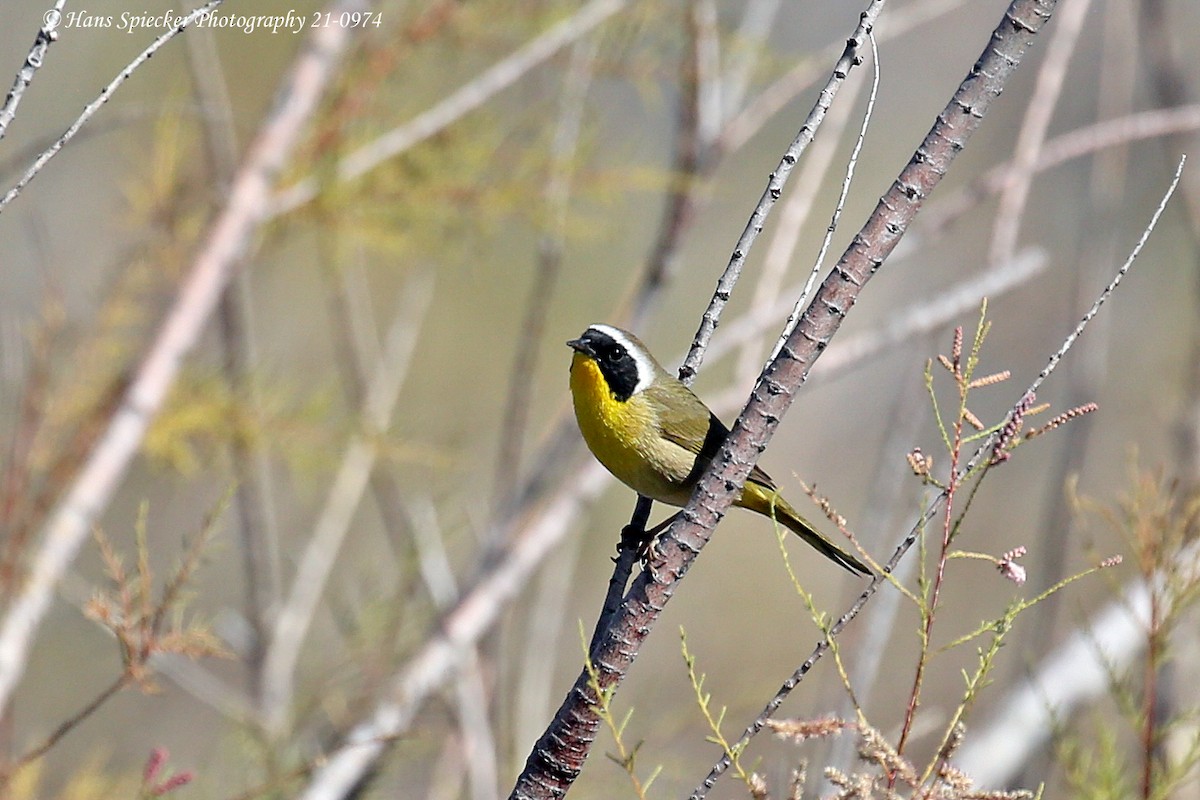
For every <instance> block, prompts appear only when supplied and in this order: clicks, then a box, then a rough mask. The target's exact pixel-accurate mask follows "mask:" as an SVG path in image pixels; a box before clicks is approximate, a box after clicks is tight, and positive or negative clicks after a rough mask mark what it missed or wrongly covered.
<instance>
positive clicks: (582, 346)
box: [567, 339, 592, 353]
mask: <svg viewBox="0 0 1200 800" xmlns="http://www.w3.org/2000/svg"><path fill="white" fill-rule="evenodd" d="M567 347H569V348H571V349H572V350H578V351H579V352H580V353H590V352H591V351H592V348H590V347H588V344H587V342H585V341H584V340H583V339H571V340H570V341H568V342H567Z"/></svg>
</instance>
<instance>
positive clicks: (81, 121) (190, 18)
mask: <svg viewBox="0 0 1200 800" xmlns="http://www.w3.org/2000/svg"><path fill="white" fill-rule="evenodd" d="M223 2H224V0H209V2H208V3H206V4H204V5H203V6H201V7H200V8H197V9H196V10H195V11H192V12H191V13H190V14H187V15H185V16H184V17H183V19H182V20H180V22H179V24H178V25H176V26H175V27H174V28H172V29H171V30H169V31H167V32H166V33H164V34H162V35H161V36H159V37H158V38H157V39H155V40H154V41H153V42H151V43H150V46H149V47H147V48H146V49H145V50H143V51H142V52H141V53H139V54H138V57H137V58H135V59H134V60H133V61H130V62H129V64H127V65H126V67H125V68H124V69H123V70H121V71H120V72H118V73H117V77H115V78H113V79H112V80H111V81H109V83H108V85H107V86H105V87H104V88H103V89H102V90H101V91H100V96H99V97H97V98H96V99H95V100H93V101H92V102H90V103H88V104H87V105H86V106H84V109H83V113H82V114H80V115H79V116H78V117H77V118H76V120H75V121H74V122H72V123H71V126H70V127H69V128H67V130H66V131H65V132H64V133H63V135H62V136H60V137H58V139H57V140H56V141H55V142H54V144H52V145H50V147H48V148H47V149H46V150H44V151H42V154H41V155H39V156H38V157H37V158H36V159H35V160H34V162H33V164H31V165H30V167H29V169H27V170H25V174H24V175H22V176H21V179H20V180H18V181H17V182H16V184H15V185H14V186H13V187H12V188H11V189H9V190H8V192H7V193H6V194H5V195H4V197H3V198H0V213H3V212H4V209H5V207H6V206H8V204H9V203H11V202H12V201H13V200H15V199H16V198H17V195H19V194H20V193H21V191H22V190H23V189H24V188H25V187H26V186H28V185H29V182H30V181H32V180H33V179H34V178H36V177H37V174H38V173H39V172H41V171H42V167H44V166H46V164H47V163H48V162H49V161H50V159H52V158H54V157H55V156H56V155H58V152H59V151H60V150H62V149H63V146H64V145H66V143H67V142H69V141H71V139H73V138H75V134H77V133H79V130H80V128H82V127H83V126H84V125H86V124H87V122H88V120H90V119H91V118H92V116H93V115H94V114H95V113H96V112H97V111H99V110H100V107H101V106H103V105H104V104H105V103H107V102H108V99H109V98H110V97H112V95H113V93H114V92H116V91H117V89H119V88H121V84H123V83H125V81H127V80H128V79H129V76H131V75H132V74H133V73H134V72H135V71H136V70H137V68H138V67H140V66H141V65H142V64H145V63H146V62H147V61H149V60H150V57H151V56H153V55H154V54H155V53H156V52H158V50H159V48H161V47H162V46H163V45H165V44H166V43H167V42H169V41H171V40H172V39H174V38H175V37H176V36H178V35H179V34H180V33H182V32H183V31H184V29H185V28H187V27H188V26H189V25H191V24H192V23H193V22H195V21H196V20H198V19H200V17H203V16H205V15H206V14H210V13H212V11H213V10H214V9H215V8H216V7H217V6H219V5H221V3H223Z"/></svg>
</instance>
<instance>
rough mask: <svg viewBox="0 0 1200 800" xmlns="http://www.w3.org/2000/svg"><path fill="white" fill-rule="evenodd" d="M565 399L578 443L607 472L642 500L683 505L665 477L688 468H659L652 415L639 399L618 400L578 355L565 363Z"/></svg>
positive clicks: (683, 497) (681, 492)
mask: <svg viewBox="0 0 1200 800" xmlns="http://www.w3.org/2000/svg"><path fill="white" fill-rule="evenodd" d="M571 397H572V400H573V401H574V404H575V418H576V419H577V420H578V421H579V430H580V432H581V433H582V434H583V439H584V441H585V442H587V446H588V448H589V449H590V450H591V451H592V453H593V454H594V455H595V456H596V459H597V460H598V461H599V462H600V463H601V464H603V465H604V466H605V467H606V468H607V469H608V471H609V472H611V473H612V474H613V475H615V476H616V477H617V479H618V480H620V481H621V482H622V483H624V484H625V485H627V486H629V487H630V488H632V489H633V490H634V491H636V492H639V493H640V494H644V495H646V496H647V497H650V498H653V499H655V500H659V501H661V502H665V503H671V504H673V505H681V504H682V503H684V502H687V498H688V494H689V493H688V492H687V490H686V489H684V488H683V487H682V486H680V485H679V484H678V483H675V482H673V481H671V480H670V479H669V478H668V477H666V476H667V475H670V474H672V473H675V472H678V471H679V469H680V468H681V466H682V468H683V474H686V473H687V470H688V467H687V466H686V465H676V464H670V465H668V464H667V463H665V461H666V459H667V457H668V451H667V448H666V447H665V446H664V444H663V443H661V442H660V441H659V439H660V435H659V420H658V415H657V414H656V413H655V411H654V408H653V406H652V405H651V404H650V402H649V401H648V400H647V399H646V398H645V397H643V396H642V395H640V394H638V395H634V396H633V397H630V398H629V399H627V400H624V401H621V400H618V399H617V398H616V397H615V396H614V395H613V393H612V390H611V389H609V387H608V382H607V381H606V380H605V379H604V375H603V374H601V372H600V368H599V367H598V366H597V365H596V362H595V361H594V360H592V359H591V358H589V357H588V356H586V355H584V354H582V353H576V354H575V356H574V357H573V358H572V359H571ZM671 449H672V450H674V449H676V448H671Z"/></svg>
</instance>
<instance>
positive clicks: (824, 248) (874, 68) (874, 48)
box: [771, 33, 880, 358]
mask: <svg viewBox="0 0 1200 800" xmlns="http://www.w3.org/2000/svg"><path fill="white" fill-rule="evenodd" d="M867 40H868V41H869V42H870V43H871V91H870V92H869V93H868V94H867V107H866V109H865V110H864V111H863V120H862V126H861V127H859V129H858V137H857V138H856V139H855V140H854V149H853V150H851V151H850V158H848V159H847V160H846V174H845V176H844V177H843V178H842V189H841V191H840V192H839V193H838V198H837V204H836V205H835V206H834V208H833V217H832V218H831V219H830V220H829V225H828V226H827V227H826V228H825V236H824V237H822V239H821V247H820V249H819V250H818V251H817V257H816V259H815V260H814V261H813V266H812V269H811V270H810V271H809V273H808V281H807V282H806V283H805V284H804V289H803V290H802V291H801V292H800V296H799V297H798V298H797V299H796V304H795V306H793V308H792V313H791V314H789V315H788V318H787V322H785V323H784V324H783V331H782V332H781V333H780V334H779V341H777V342H776V343H775V348H774V349H773V350H772V351H771V358H774V357H775V356H776V355H778V354H779V350H780V348H782V347H783V345H784V344H785V343H786V342H787V340H788V337H789V336H791V335H792V330H793V329H794V328H795V327H796V323H797V322H798V321H799V320H800V312H801V311H802V310H803V309H804V306H805V305H807V303H808V296H809V295H810V294H811V293H812V289H813V286H814V285H815V284H816V282H817V277H818V276H819V275H820V274H821V268H822V267H823V266H825V256H826V254H827V253H828V252H829V245H830V244H832V242H833V234H834V233H836V232H837V228H838V222H840V221H841V218H842V211H843V210H844V209H845V207H846V198H847V197H848V196H849V195H850V186H851V184H853V183H854V168H855V167H856V166H858V154H859V153H861V152H862V146H863V142H864V141H866V138H867V129H868V128H869V127H870V125H871V117H872V116H873V115H874V113H875V98H876V97H878V96H879V71H880V67H879V47H878V45H876V44H875V35H874V34H872V33H868V34H867Z"/></svg>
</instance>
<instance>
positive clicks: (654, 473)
mask: <svg viewBox="0 0 1200 800" xmlns="http://www.w3.org/2000/svg"><path fill="white" fill-rule="evenodd" d="M567 344H568V345H569V346H570V347H571V349H573V350H574V351H575V353H574V355H573V356H572V358H571V397H572V399H573V400H574V404H575V418H576V419H577V420H578V421H579V430H580V432H581V433H583V439H584V441H585V442H587V446H588V448H589V449H590V450H591V451H592V454H593V455H595V456H596V458H597V459H598V460H599V461H600V463H601V464H603V465H604V466H605V468H607V469H608V471H609V472H611V473H612V474H613V475H615V476H616V477H617V478H618V479H619V480H620V481H621V482H622V483H624V484H625V485H626V486H628V487H629V488H631V489H633V490H634V491H635V492H637V493H639V494H642V495H645V496H646V497H649V498H650V499H651V500H657V501H659V502H660V503H666V504H667V505H672V506H684V505H686V504H687V502H688V500H689V499H690V498H691V496H692V489H693V488H695V486H696V482H697V481H698V480H699V479H700V475H701V473H703V472H704V468H705V467H707V466H708V464H709V462H710V461H711V460H712V458H713V456H715V455H716V454H717V451H718V450H719V449H720V448H721V444H722V443H723V442H724V441H725V437H726V436H728V435H729V429H728V428H726V427H725V425H724V424H723V423H722V422H721V420H719V419H717V417H716V415H715V414H713V413H712V412H711V411H709V409H708V406H706V405H704V403H703V402H702V401H701V400H700V398H698V397H696V395H694V394H693V393H692V390H691V389H689V388H688V387H686V386H684V385H683V383H682V382H680V381H679V380H678V379H677V378H675V376H673V375H671V374H670V373H668V372H667V371H666V370H665V369H663V368H662V365H660V364H659V363H658V362H657V361H656V360H655V359H654V356H652V355H650V351H649V350H647V349H646V346H645V345H644V344H642V343H641V341H639V340H638V338H637V337H636V336H634V335H633V334H632V333H629V332H628V331H623V330H621V329H620V328H614V327H613V326H611V325H592V326H591V327H589V328H588V329H587V330H586V331H584V332H583V334H582V335H581V336H580V337H579V338H578V339H572V340H571V341H569V342H567ZM734 505H736V506H741V507H742V508H748V509H750V510H751V511H755V512H757V513H759V514H762V515H763V516H766V517H771V518H773V519H776V520H778V521H779V522H781V523H782V524H783V525H785V526H786V527H787V528H789V529H790V530H792V531H794V532H795V533H797V534H798V535H799V536H800V538H801V539H803V540H804V541H806V542H808V543H809V544H810V545H812V546H813V547H815V548H816V549H817V551H818V552H819V553H821V554H822V555H823V556H825V557H826V558H828V559H830V560H831V561H834V562H836V563H837V564H840V565H841V566H842V567H845V568H846V569H848V570H850V571H851V572H857V573H861V574H863V575H868V574H870V570H869V569H868V568H867V567H866V565H864V564H863V563H862V562H861V561H859V560H858V559H857V558H855V557H854V556H852V555H850V554H849V553H847V552H845V551H844V550H842V549H841V548H839V547H838V546H837V545H835V544H833V543H832V542H830V541H829V540H828V539H826V538H825V537H824V536H822V535H821V534H820V533H818V532H817V530H816V529H815V528H814V527H813V526H812V525H811V524H809V523H808V521H807V520H805V519H804V517H802V516H800V514H799V513H797V512H796V510H795V509H794V508H792V507H791V505H790V504H789V503H788V502H787V501H786V500H784V499H783V497H782V495H780V493H779V490H778V489H777V488H776V487H775V482H774V481H772V480H771V477H770V476H769V475H767V473H765V472H763V471H762V470H761V469H759V468H758V467H755V468H754V470H753V471H752V472H751V473H750V477H749V478H747V479H746V483H745V486H743V487H742V494H741V496H740V497H739V498H738V499H737V500H735V501H734Z"/></svg>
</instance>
